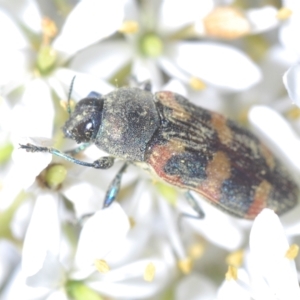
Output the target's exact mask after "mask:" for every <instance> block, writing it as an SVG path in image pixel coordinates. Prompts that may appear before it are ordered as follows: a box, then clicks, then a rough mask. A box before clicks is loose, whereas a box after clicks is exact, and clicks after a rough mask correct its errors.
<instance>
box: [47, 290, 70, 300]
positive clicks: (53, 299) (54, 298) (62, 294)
mask: <svg viewBox="0 0 300 300" xmlns="http://www.w3.org/2000/svg"><path fill="white" fill-rule="evenodd" d="M69 299H70V298H69V297H68V295H67V294H66V291H65V290H63V289H60V290H58V291H54V292H53V293H51V295H49V296H48V297H47V298H46V299H45V300H69Z"/></svg>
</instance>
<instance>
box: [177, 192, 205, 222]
mask: <svg viewBox="0 0 300 300" xmlns="http://www.w3.org/2000/svg"><path fill="white" fill-rule="evenodd" d="M184 196H185V199H186V200H187V202H188V203H189V205H190V206H191V207H192V208H193V210H194V211H195V212H196V213H197V215H190V214H186V213H182V214H181V216H184V217H189V218H194V219H203V218H204V217H205V214H204V212H203V210H202V208H201V207H200V205H199V203H198V202H197V201H196V199H195V198H194V197H193V195H192V194H191V192H190V191H187V192H185V193H184Z"/></svg>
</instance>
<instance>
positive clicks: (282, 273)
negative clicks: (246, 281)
mask: <svg viewBox="0 0 300 300" xmlns="http://www.w3.org/2000/svg"><path fill="white" fill-rule="evenodd" d="M288 248H289V245H288V242H287V240H286V237H285V233H284V231H283V228H282V225H281V223H280V221H279V218H278V216H277V215H276V214H275V213H274V212H273V211H272V210H270V209H264V210H263V211H262V212H261V213H260V214H259V215H258V216H257V217H256V219H255V221H254V223H253V227H252V230H251V234H250V250H251V256H252V259H253V267H254V268H255V269H256V270H257V272H259V273H260V274H261V276H262V278H264V279H265V281H266V283H267V285H268V286H269V288H270V289H271V290H272V291H273V293H274V294H276V295H277V297H278V299H299V297H300V289H299V285H298V279H297V273H296V268H295V262H294V261H291V260H288V259H287V258H285V255H286V252H287V250H288ZM256 275H258V273H257V274H256Z"/></svg>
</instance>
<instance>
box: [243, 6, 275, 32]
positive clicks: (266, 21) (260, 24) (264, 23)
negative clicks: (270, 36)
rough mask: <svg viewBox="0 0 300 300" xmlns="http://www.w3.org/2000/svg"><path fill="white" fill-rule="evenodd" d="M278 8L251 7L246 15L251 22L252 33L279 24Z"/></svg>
mask: <svg viewBox="0 0 300 300" xmlns="http://www.w3.org/2000/svg"><path fill="white" fill-rule="evenodd" d="M277 12H278V11H277V9H276V8H275V7H273V6H265V7H262V8H256V9H249V10H248V11H246V16H247V18H248V20H249V21H250V24H251V32H252V33H260V32H263V31H266V30H270V29H273V28H274V27H276V26H278V24H279V20H278V18H277Z"/></svg>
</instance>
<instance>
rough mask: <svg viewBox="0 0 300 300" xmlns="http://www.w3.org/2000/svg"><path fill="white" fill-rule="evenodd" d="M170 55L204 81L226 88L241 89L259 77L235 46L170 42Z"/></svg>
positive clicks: (259, 73) (252, 65)
mask: <svg viewBox="0 0 300 300" xmlns="http://www.w3.org/2000/svg"><path fill="white" fill-rule="evenodd" d="M171 52H172V53H171V55H172V57H173V59H174V61H175V63H176V64H177V65H178V67H180V68H181V69H182V70H184V71H186V72H187V73H189V74H191V76H195V77H198V78H199V79H201V80H203V81H204V82H208V83H210V84H212V85H214V86H217V87H221V88H224V89H229V90H236V91H240V90H244V89H247V88H249V87H251V86H252V85H254V84H256V83H257V82H258V81H259V80H260V79H261V72H260V70H259V69H258V67H257V66H256V65H255V64H254V63H253V62H252V61H251V60H250V59H249V58H248V57H247V56H246V55H245V54H243V53H242V52H241V51H239V50H238V49H236V48H233V47H230V46H225V45H220V44H215V43H208V42H205V43H204V42H203V43H200V42H184V43H183V42H181V43H178V44H174V47H173V49H172V50H171Z"/></svg>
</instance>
